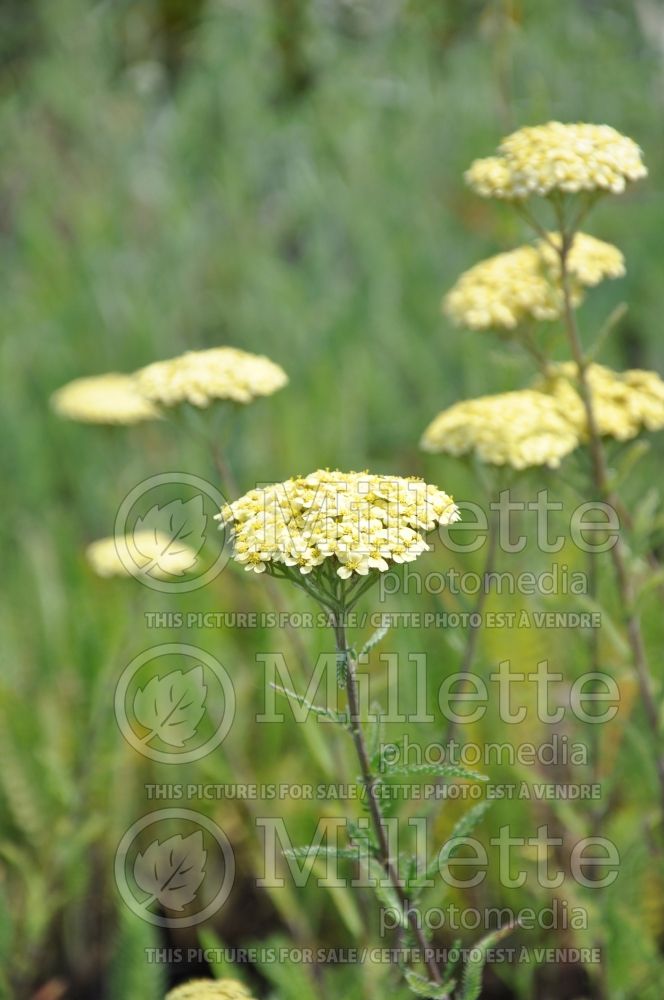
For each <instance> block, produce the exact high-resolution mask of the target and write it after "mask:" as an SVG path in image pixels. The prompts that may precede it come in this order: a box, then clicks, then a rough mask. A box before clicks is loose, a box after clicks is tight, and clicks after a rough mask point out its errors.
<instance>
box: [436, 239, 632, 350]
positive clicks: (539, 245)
mask: <svg viewBox="0 0 664 1000" xmlns="http://www.w3.org/2000/svg"><path fill="white" fill-rule="evenodd" d="M549 239H550V240H551V243H553V244H556V243H557V241H558V240H559V239H560V237H559V234H558V233H550V234H549ZM551 243H548V242H547V241H546V240H544V239H542V240H538V241H537V242H536V243H535V244H533V245H530V244H528V245H526V246H522V247H518V248H517V249H516V250H510V251H509V252H507V253H500V254H497V255H496V256H495V257H489V258H488V259H487V260H483V261H481V262H480V263H479V264H476V265H475V266H474V267H471V268H470V270H468V271H465V272H464V273H463V274H462V275H461V277H460V278H459V279H458V281H457V282H456V284H455V285H454V287H453V288H452V289H451V291H450V292H448V294H447V295H446V296H445V298H444V299H443V311H444V312H445V314H446V315H447V316H449V318H450V319H451V320H452V322H454V323H455V324H456V325H458V326H464V327H466V328H468V329H469V330H486V329H493V330H513V329H515V328H516V327H518V326H520V325H521V324H522V323H525V322H528V321H530V320H535V321H541V320H555V319H557V318H558V317H559V316H560V315H561V313H562V311H563V292H562V286H561V280H560V259H559V257H558V254H557V253H556V250H555V247H554V246H552V245H551ZM568 267H569V271H570V274H571V284H572V289H571V291H572V302H573V304H574V305H575V306H576V305H579V304H580V303H581V301H582V300H583V293H584V288H587V287H591V286H593V285H596V284H598V283H599V282H600V281H601V280H602V279H603V278H618V277H621V276H622V275H623V274H624V273H625V262H624V258H623V255H622V253H621V252H620V250H618V248H617V247H614V246H612V245H611V244H610V243H605V242H604V241H603V240H598V239H595V238H594V237H593V236H587V235H586V234H585V233H577V235H576V237H575V239H574V242H573V244H572V249H571V250H570V253H569V258H568Z"/></svg>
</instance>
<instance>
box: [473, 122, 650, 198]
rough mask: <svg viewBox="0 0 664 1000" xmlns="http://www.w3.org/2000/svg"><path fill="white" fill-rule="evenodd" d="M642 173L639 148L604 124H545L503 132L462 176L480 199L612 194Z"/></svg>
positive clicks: (644, 169)
mask: <svg viewBox="0 0 664 1000" xmlns="http://www.w3.org/2000/svg"><path fill="white" fill-rule="evenodd" d="M646 174H647V170H646V168H645V166H644V163H643V160H642V156H641V150H640V148H639V147H638V146H637V144H636V143H635V142H634V141H633V140H632V139H629V138H628V137H627V136H624V135H621V133H620V132H618V131H616V129H614V128H611V126H610V125H586V124H582V123H579V124H574V125H566V124H563V123H562V122H548V124H546V125H535V126H533V127H528V128H521V129H519V130H518V131H516V132H513V133H512V134H511V135H509V136H507V138H506V139H503V141H502V142H501V144H500V146H499V147H498V153H497V155H496V156H490V157H487V158H485V159H481V160H475V162H474V163H473V164H472V165H471V167H470V169H469V170H467V171H466V174H465V179H466V182H467V184H468V185H469V186H470V187H471V188H472V189H473V190H474V191H475V192H476V193H477V194H479V195H482V196H483V197H485V198H505V199H507V200H518V199H523V198H528V197H529V196H530V195H533V194H535V195H544V196H545V195H548V194H550V193H551V192H552V191H563V192H568V193H576V192H579V191H611V192H613V193H614V194H618V193H620V192H621V191H624V189H625V186H626V184H627V182H628V181H636V180H638V179H639V178H641V177H645V176H646Z"/></svg>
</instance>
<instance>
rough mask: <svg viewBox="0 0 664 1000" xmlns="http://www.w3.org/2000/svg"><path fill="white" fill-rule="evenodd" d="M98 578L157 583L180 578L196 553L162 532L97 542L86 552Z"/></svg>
mask: <svg viewBox="0 0 664 1000" xmlns="http://www.w3.org/2000/svg"><path fill="white" fill-rule="evenodd" d="M85 554H86V557H87V560H88V562H89V563H90V566H91V567H92V569H93V570H94V572H95V573H96V574H97V576H102V577H111V576H139V575H145V576H150V577H153V578H155V579H158V580H167V579H168V578H169V577H173V576H182V575H183V574H184V573H186V572H187V571H188V570H190V569H191V568H192V566H193V565H194V563H195V562H196V553H195V552H194V550H193V549H191V548H189V546H188V545H185V544H184V543H183V542H181V541H179V540H174V539H173V538H171V537H170V536H169V535H167V534H165V533H164V532H161V531H151V530H149V531H148V530H146V531H135V532H133V534H131V535H126V536H125V537H122V538H113V537H111V538H100V539H99V540H98V541H96V542H92V544H91V545H88V547H87V549H86V553H85Z"/></svg>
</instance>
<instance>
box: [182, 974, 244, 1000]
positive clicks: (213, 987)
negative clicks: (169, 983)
mask: <svg viewBox="0 0 664 1000" xmlns="http://www.w3.org/2000/svg"><path fill="white" fill-rule="evenodd" d="M165 1000H252V997H251V994H250V993H249V990H248V989H247V988H246V986H243V984H242V983H239V982H238V981H237V980H236V979H216V980H215V979H191V980H190V981H189V982H188V983H183V984H182V985H181V986H176V987H175V989H172V990H170V991H169V992H168V993H167V994H166V998H165Z"/></svg>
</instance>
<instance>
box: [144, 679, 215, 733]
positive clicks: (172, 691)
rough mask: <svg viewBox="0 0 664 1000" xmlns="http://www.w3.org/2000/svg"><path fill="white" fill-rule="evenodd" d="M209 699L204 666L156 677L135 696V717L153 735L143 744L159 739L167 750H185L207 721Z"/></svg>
mask: <svg viewBox="0 0 664 1000" xmlns="http://www.w3.org/2000/svg"><path fill="white" fill-rule="evenodd" d="M206 697H207V687H206V685H205V682H204V674H203V667H202V666H201V665H200V664H199V666H197V667H194V668H193V669H192V670H188V671H187V672H186V673H183V672H182V671H181V670H174V671H172V673H170V674H164V676H163V677H159V676H156V677H152V678H151V679H150V680H149V681H148V683H147V684H146V685H145V687H144V688H139V690H138V691H137V692H136V694H135V696H134V705H133V709H134V717H135V718H136V721H137V722H139V723H140V724H141V726H143V727H144V728H145V729H147V730H148V731H149V732H148V735H147V736H146V737H144V738H143V742H144V743H145V744H148V743H150V741H151V740H153V739H154V738H155V737H159V739H160V740H162V741H163V742H164V743H165V744H166V745H167V746H170V747H183V746H184V744H185V743H186V742H187V740H189V739H191V737H192V736H194V735H195V733H196V728H197V726H198V724H199V722H200V721H201V719H202V718H203V715H204V713H205V699H206Z"/></svg>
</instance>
